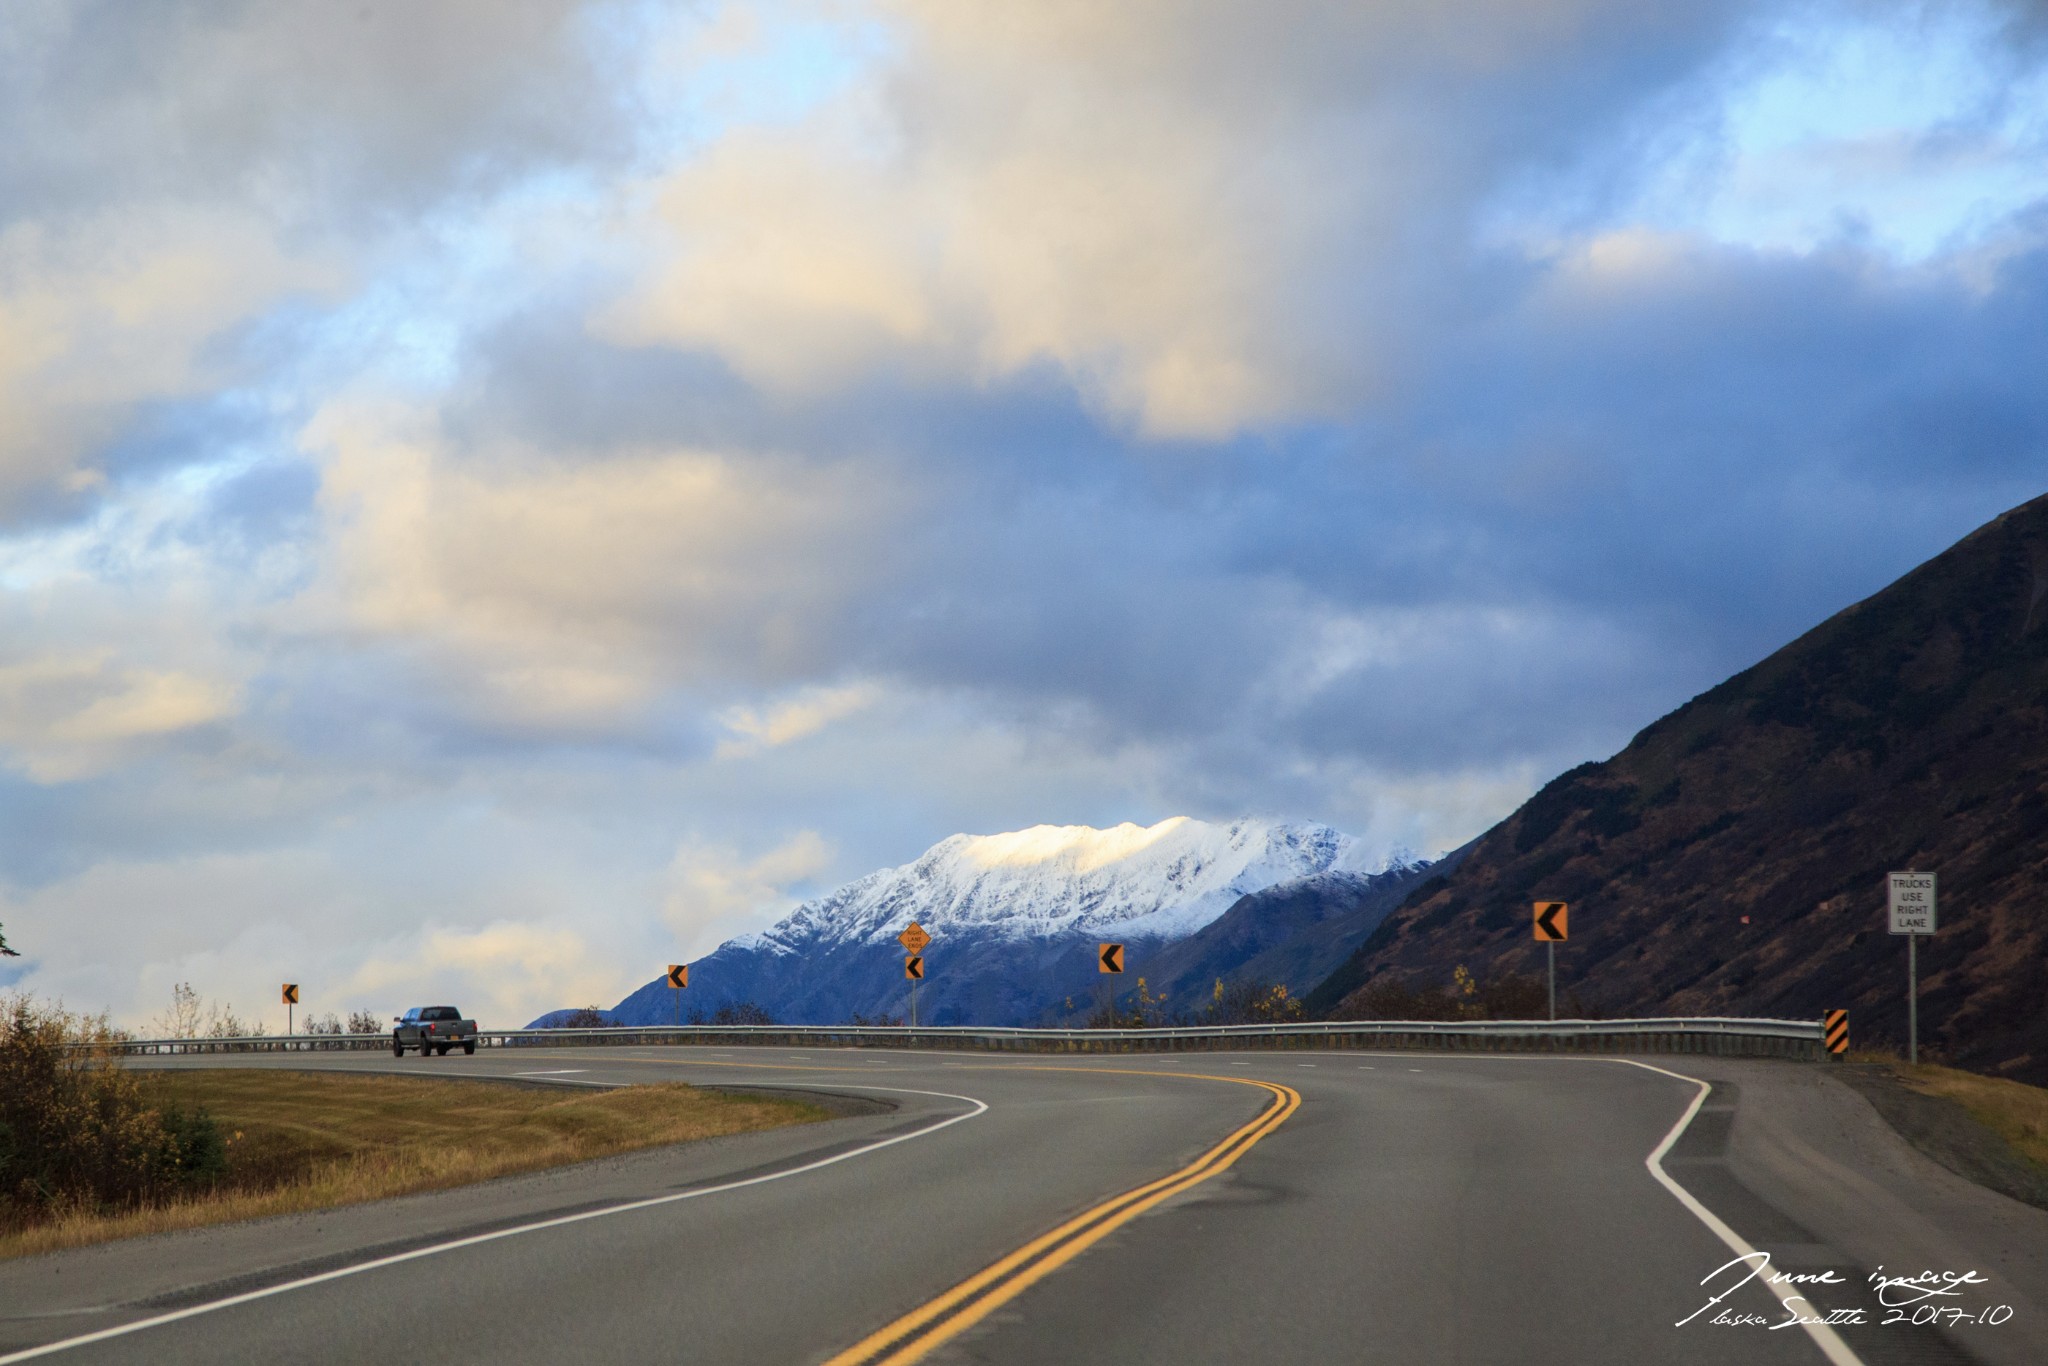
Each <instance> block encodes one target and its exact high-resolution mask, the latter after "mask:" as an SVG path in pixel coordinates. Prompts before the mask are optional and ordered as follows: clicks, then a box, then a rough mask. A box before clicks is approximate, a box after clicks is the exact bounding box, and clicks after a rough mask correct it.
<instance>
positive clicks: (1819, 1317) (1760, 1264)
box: [1674, 1252, 1987, 1332]
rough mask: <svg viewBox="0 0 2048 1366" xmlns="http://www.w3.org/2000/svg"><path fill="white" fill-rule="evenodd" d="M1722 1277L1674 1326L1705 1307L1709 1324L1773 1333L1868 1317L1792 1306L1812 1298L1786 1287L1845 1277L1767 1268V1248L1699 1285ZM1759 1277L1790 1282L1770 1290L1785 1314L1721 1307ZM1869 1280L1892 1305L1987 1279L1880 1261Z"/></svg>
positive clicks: (1950, 1293)
mask: <svg viewBox="0 0 2048 1366" xmlns="http://www.w3.org/2000/svg"><path fill="white" fill-rule="evenodd" d="M1724 1278H1732V1279H1729V1280H1728V1284H1727V1285H1726V1287H1725V1288H1724V1289H1721V1290H1720V1292H1719V1293H1718V1294H1714V1295H1710V1296H1709V1297H1708V1299H1707V1302H1706V1303H1705V1304H1703V1305H1701V1306H1700V1307H1699V1308H1697V1309H1695V1310H1693V1311H1692V1312H1691V1313H1690V1314H1687V1315H1686V1316H1685V1317H1684V1318H1682V1319H1680V1320H1679V1321H1678V1322H1677V1324H1675V1325H1674V1326H1675V1327H1679V1328H1683V1327H1685V1325H1686V1324H1688V1323H1691V1322H1692V1321H1693V1320H1695V1319H1697V1318H1698V1317H1699V1316H1700V1315H1702V1314H1705V1313H1707V1312H1708V1311H1709V1310H1714V1311H1715V1313H1714V1316H1713V1317H1712V1318H1710V1319H1708V1320H1707V1322H1709V1323H1713V1324H1719V1325H1722V1326H1727V1327H1743V1326H1757V1327H1764V1328H1768V1329H1770V1330H1771V1331H1772V1332H1776V1331H1777V1330H1778V1329H1780V1328H1796V1327H1800V1326H1801V1325H1808V1324H1826V1325H1829V1326H1831V1327H1841V1326H1844V1325H1861V1324H1864V1323H1867V1322H1868V1319H1867V1318H1866V1317H1865V1315H1866V1312H1867V1311H1865V1310H1863V1309H1860V1308H1851V1309H1829V1310H1823V1311H1820V1312H1814V1313H1809V1312H1806V1311H1804V1310H1801V1309H1798V1308H1795V1307H1794V1306H1795V1305H1806V1306H1808V1308H1809V1309H1811V1308H1812V1301H1810V1300H1808V1299H1807V1298H1806V1296H1805V1295H1802V1294H1798V1293H1795V1292H1793V1291H1791V1290H1790V1289H1789V1287H1792V1286H1805V1285H1847V1284H1848V1281H1847V1280H1845V1279H1844V1278H1843V1277H1842V1276H1841V1275H1840V1274H1838V1273H1837V1272H1836V1271H1834V1270H1833V1269H1832V1268H1830V1269H1828V1270H1825V1271H1774V1270H1772V1269H1771V1254H1770V1253H1768V1252H1750V1253H1745V1254H1744V1255H1743V1256H1740V1257H1734V1258H1731V1259H1729V1260H1728V1261H1725V1262H1723V1263H1721V1265H1719V1266H1717V1267H1715V1268H1714V1269H1713V1270H1712V1271H1709V1272H1708V1273H1707V1274H1706V1275H1705V1276H1703V1277H1701V1278H1700V1284H1701V1285H1703V1286H1707V1287H1709V1288H1710V1289H1711V1288H1713V1287H1714V1286H1715V1284H1716V1283H1717V1281H1718V1280H1720V1279H1724ZM1759 1278H1762V1280H1763V1283H1764V1284H1765V1285H1766V1286H1784V1287H1788V1289H1786V1290H1785V1291H1782V1292H1774V1293H1777V1294H1778V1297H1779V1299H1780V1301H1781V1302H1782V1303H1783V1306H1784V1310H1785V1317H1784V1318H1782V1319H1780V1320H1778V1321H1777V1322H1775V1323H1773V1322H1771V1320H1770V1319H1768V1318H1767V1317H1765V1316H1764V1315H1762V1314H1755V1313H1749V1312H1747V1311H1741V1310H1736V1309H1732V1308H1726V1307H1723V1306H1722V1302H1723V1301H1724V1300H1726V1299H1727V1298H1728V1297H1729V1296H1730V1295H1733V1294H1734V1293H1735V1292H1736V1291H1738V1290H1740V1289H1741V1288H1742V1287H1743V1286H1745V1285H1748V1284H1749V1283H1750V1282H1751V1281H1754V1280H1757V1279H1759ZM1868 1282H1869V1284H1870V1286H1871V1288H1872V1289H1873V1290H1874V1291H1875V1292H1876V1295H1877V1302H1878V1304H1879V1305H1881V1306H1883V1307H1884V1308H1886V1309H1891V1310H1897V1309H1901V1308H1905V1307H1908V1306H1912V1305H1918V1304H1923V1303H1929V1302H1932V1301H1935V1300H1938V1299H1943V1298H1947V1299H1954V1298H1956V1297H1958V1296H1960V1295H1961V1294H1962V1293H1963V1288H1964V1287H1965V1286H1976V1285H1984V1284H1987V1282H1986V1280H1985V1278H1984V1277H1982V1276H1980V1275H1978V1274H1977V1273H1976V1272H1975V1271H1921V1272H1916V1273H1914V1274H1912V1275H1903V1276H1901V1275H1887V1274H1886V1273H1885V1269H1884V1268H1883V1267H1881V1266H1880V1267H1879V1268H1878V1269H1877V1270H1875V1271H1873V1272H1871V1273H1870V1275H1869V1277H1868ZM1893 1321H1895V1320H1893V1319H1887V1320H1886V1322H1888V1323H1889V1322H1893ZM1914 1321H1916V1322H1918V1321H1920V1316H1919V1315H1915V1316H1914Z"/></svg>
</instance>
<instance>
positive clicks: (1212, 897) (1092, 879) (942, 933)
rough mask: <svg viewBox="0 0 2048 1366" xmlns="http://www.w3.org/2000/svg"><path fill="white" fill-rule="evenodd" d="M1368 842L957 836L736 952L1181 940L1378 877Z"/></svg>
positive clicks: (1205, 836)
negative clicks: (1261, 904)
mask: <svg viewBox="0 0 2048 1366" xmlns="http://www.w3.org/2000/svg"><path fill="white" fill-rule="evenodd" d="M1364 865H1365V860H1364V857H1363V851H1362V850H1361V849H1360V847H1359V844H1358V841H1357V840H1354V839H1352V838H1351V837H1350V836H1349V835H1341V834H1339V833H1337V832H1336V831H1335V830H1332V829H1331V828H1330V827H1329V826H1327V825H1313V824H1306V823H1293V822H1285V821H1262V820H1239V821H1233V822H1231V823H1230V824H1229V825H1210V824H1208V823H1206V822H1203V821H1197V820H1190V819H1189V818H1188V817H1186V816H1175V817H1174V818H1173V819H1171V820H1164V821H1161V822H1159V824H1157V825H1154V826H1151V827H1149V828H1147V827H1141V826H1136V825H1132V824H1129V823H1128V822H1126V823H1125V824H1123V825H1119V826H1116V827H1114V828H1112V829H1109V830H1097V829H1094V828H1093V827H1091V826H1086V825H1034V826H1032V827H1031V828H1030V829H1029V830H1018V831H1015V832H1013V833H1011V834H1007V835H954V836H952V837H951V838H950V839H945V840H941V841H940V842H939V843H938V844H935V845H933V846H932V847H931V848H930V849H927V850H926V851H925V852H924V855H923V856H922V857H920V858H919V859H918V860H917V861H916V862H914V863H906V864H904V865H903V866H902V867H900V868H885V869H883V870H882V871H881V872H878V873H870V874H868V876H866V877H864V878H861V879H860V880H859V881H857V882H853V883H849V884H848V885H847V886H845V887H842V888H840V889H839V890H838V891H836V892H833V893H832V894H831V895H829V896H826V897H822V898H820V899H819V900H817V901H812V902H808V903H806V904H804V905H802V906H799V907H797V909H796V910H794V911H792V912H791V913H790V914H789V915H788V916H787V917H785V918H784V919H783V920H782V921H781V922H780V923H779V924H777V925H776V926H775V927H774V928H772V929H770V930H768V931H767V932H766V933H763V934H757V935H748V936H746V937H744V938H740V939H735V940H733V941H732V942H731V943H730V944H728V945H726V946H725V947H727V948H746V949H759V950H764V951H766V952H769V953H796V952H800V951H804V950H809V949H815V948H817V947H820V946H824V947H831V946H836V945H840V944H882V943H893V942H894V941H895V938H896V935H897V934H898V933H899V932H901V930H902V929H903V927H904V926H905V925H907V924H908V923H910V921H912V920H916V921H917V922H918V923H920V924H921V925H923V926H924V927H925V929H926V930H928V931H929V932H930V933H931V934H932V936H933V938H934V939H942V938H944V937H946V936H947V935H948V934H965V933H985V934H993V935H996V936H998V937H1001V938H1004V939H1046V938H1051V937H1053V936H1056V935H1063V934H1108V933H1110V932H1112V931H1113V932H1114V933H1115V934H1117V935H1118V936H1120V937H1123V938H1126V939H1179V938H1182V937H1183V936H1186V935H1190V934H1193V933H1194V932H1195V931H1196V930H1199V929H1201V928H1202V927H1203V926H1204V925H1206V924H1208V923H1209V922H1210V921H1212V920H1214V919H1215V918H1216V917H1217V916H1219V915H1222V914H1223V913H1224V912H1225V911H1227V910H1229V909H1230V908H1231V906H1232V905H1234V904H1236V902H1237V899H1238V898H1239V897H1241V896H1244V895H1246V894H1247V893H1249V892H1256V891H1259V890H1261V889H1263V888H1266V887H1271V886H1273V885H1274V884H1275V883H1280V882H1289V881H1292V880H1293V879H1295V878H1300V877H1308V876H1310V875H1311V874H1315V873H1326V872H1331V871H1345V872H1367V871H1374V870H1372V869H1368V868H1367V867H1366V866H1364Z"/></svg>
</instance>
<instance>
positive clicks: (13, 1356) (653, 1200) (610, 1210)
mask: <svg viewBox="0 0 2048 1366" xmlns="http://www.w3.org/2000/svg"><path fill="white" fill-rule="evenodd" d="M834 1085H836V1086H839V1087H842V1088H844V1089H846V1090H852V1091H887V1092H889V1093H891V1094H893V1095H902V1096H936V1097H938V1098H940V1099H941V1100H963V1101H966V1102H967V1103H968V1104H969V1105H972V1106H973V1107H974V1108H973V1109H972V1110H969V1111H967V1112H966V1113H965V1114H959V1115H954V1116H953V1117H952V1118H951V1119H942V1120H940V1121H939V1122H938V1123H937V1124H933V1125H930V1126H929V1127H927V1128H923V1129H919V1130H917V1131H916V1132H915V1133H908V1134H897V1135H896V1136H895V1137H894V1138H884V1139H878V1140H876V1141H875V1142H873V1143H869V1144H865V1145H863V1146H861V1147H858V1148H855V1149H853V1150H852V1151H851V1152H844V1153H837V1154H835V1155H833V1156H831V1157H821V1158H819V1159H818V1160H817V1161H816V1162H807V1163H805V1164H804V1165H803V1166H801V1167H791V1168H790V1169H789V1170H788V1171H780V1172H770V1173H768V1175H766V1176H750V1177H747V1178H746V1179H745V1180H742V1181H728V1182H726V1183H725V1184H723V1185H719V1186H705V1187H702V1188H701V1189H698V1190H689V1191H679V1192H677V1193H676V1194H674V1195H656V1196H653V1197H650V1198H649V1199H646V1200H633V1201H629V1202H628V1203H626V1204H623V1205H608V1206H606V1207H605V1208H603V1209H594V1210H585V1211H584V1212H582V1213H581V1214H563V1215H558V1216H556V1217H555V1218H553V1219H538V1220H535V1221H534V1222H533V1223H530V1224H519V1225H517V1226H515V1227H513V1228H501V1229H497V1230H495V1231H493V1232H490V1233H475V1234H471V1235H470V1236H469V1237H467V1238H455V1239H451V1240H450V1241H448V1242H445V1243H435V1244H434V1245H433V1246H431V1247H421V1248H414V1249H413V1250H412V1251H410V1252H400V1253H396V1254H394V1255H392V1256H389V1257H378V1258H375V1259H373V1260H371V1261H367V1262H358V1263H356V1264H355V1265H354V1266H344V1267H341V1268H339V1269H338V1270H335V1271H323V1272H321V1273H320V1274H319V1275H317V1276H304V1277H301V1278H300V1279H298V1280H296V1281H285V1282H284V1283H283V1284H281V1285H272V1286H265V1287H264V1288H263V1289H261V1290H250V1291H245V1292H244V1293H242V1294H240V1295H230V1296H228V1297H227V1298H226V1299H220V1300H214V1301H211V1302H210V1303H207V1304H195V1305H193V1306H192V1307H191V1308H189V1309H179V1310H175V1311H173V1312H171V1313H168V1314H158V1315H157V1316H156V1317H155V1318H149V1319H137V1320H136V1321H135V1322H133V1323H123V1324H119V1325H117V1326H115V1327H113V1328H102V1329H100V1330H99V1331H98V1332H96V1333H84V1334H81V1335H80V1336H78V1337H75V1338H65V1339H63V1340H61V1341H59V1342H49V1343H45V1344H43V1345H42V1346H40V1347H30V1348H27V1349H25V1350H23V1351H19V1352H10V1353H9V1354H7V1355H6V1356H0V1366H11V1363H13V1362H16V1361H28V1360H31V1359H32V1358H35V1357H43V1356H50V1355H52V1354H54V1353H57V1352H64V1351H69V1350H70V1349H71V1348H73V1347H84V1346H86V1345H87V1344H89V1343H94V1342H105V1341H107V1340H108V1339H109V1338H118V1337H126V1336H127V1335H128V1334H130V1333H139V1332H141V1331H142V1330H143V1329H145V1328H159V1327H162V1326H163V1325H164V1324H167V1323H176V1322H178V1321H179V1320H180V1319H190V1318H197V1317H198V1316H199V1315H201V1314H211V1313H212V1312H213V1311H214V1310H216V1309H229V1308H232V1307H233V1306H235V1305H238V1304H248V1303H250V1302H251V1301H253V1300H263V1299H269V1298H270V1297H271V1296H272V1295H282V1294H284V1293H285V1292H286V1291H290V1290H303V1289H305V1288H306V1287H307V1286H310V1285H321V1284H324V1283H325V1282H327V1281H338V1280H340V1279H342V1278H343V1277H345V1276H354V1275H357V1274H359V1273H361V1272H364V1271H376V1270H378V1269H380V1268H382V1267H387V1266H397V1265H398V1264H400V1263H401V1262H414V1261H418V1260H419V1259H420V1258H422V1257H432V1256H436V1255H438V1254H440V1253H443V1252H453V1251H455V1250H456V1249H457V1248H464V1247H475V1246H477V1245H478V1244H480V1243H494V1242H496V1241H497V1240H498V1239H500V1238H512V1237H516V1236H517V1235H519V1234H522V1233H537V1232H539V1231H540V1230H542V1229H548V1228H561V1227H563V1226H565V1225H567V1224H580V1223H582V1222H584V1221H585V1220H587V1219H602V1218H604V1217H605V1216H606V1215H611V1214H626V1213H630V1212H631V1211H633V1210H642V1209H653V1208H654V1207H655V1206H657V1205H673V1204H675V1203H676V1202H677V1201H679V1200H696V1199H699V1198H701V1197H703V1196H706V1195H722V1194H724V1193H725V1192H726V1191H736V1190H741V1189H743V1188H745V1187H747V1186H759V1185H762V1184H764V1183H765V1182H769V1181H780V1180H782V1179H783V1178H784V1177H790V1176H801V1175H803V1174H804V1173H805V1172H814V1171H817V1170H818V1169H819V1168H820V1167H830V1166H832V1165H834V1164H835V1163H840V1162H844V1161H846V1160H847V1159H848V1158H853V1157H862V1156H865V1155H866V1154H868V1153H872V1152H877V1151H879V1150H880V1149H883V1148H890V1147H894V1146H895V1145H896V1144H898V1143H907V1142H909V1141H910V1140H911V1139H913V1138H923V1137H925V1136H926V1135H928V1134H935V1133H937V1132H938V1131H939V1130H941V1129H950V1128H951V1127H952V1126H954V1125H955V1124H958V1123H960V1122H961V1121H962V1120H966V1119H973V1118H975V1117H976V1116H977V1115H985V1114H987V1113H988V1102H987V1101H982V1100H976V1099H975V1098H974V1097H973V1096H962V1095H955V1094H954V1093H953V1092H951V1091H914V1090H911V1089H910V1088H909V1087H905V1086H853V1085H850V1084H848V1083H846V1082H835V1083H834Z"/></svg>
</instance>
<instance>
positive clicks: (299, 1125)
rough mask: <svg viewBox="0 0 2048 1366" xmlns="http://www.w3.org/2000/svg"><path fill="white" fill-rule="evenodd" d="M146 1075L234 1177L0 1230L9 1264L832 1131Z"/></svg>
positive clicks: (654, 1096) (401, 1091)
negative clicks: (216, 1136) (716, 1142)
mask: <svg viewBox="0 0 2048 1366" xmlns="http://www.w3.org/2000/svg"><path fill="white" fill-rule="evenodd" d="M142 1075H143V1086H144V1090H145V1093H146V1094H147V1096H148V1097H149V1099H150V1100H151V1101H152V1102H153V1103H155V1104H158V1105H160V1106H175V1107H177V1108H179V1109H180V1110H182V1111H184V1112H187V1113H192V1112H197V1111H204V1112H205V1113H206V1114H207V1115H208V1116H210V1117H211V1118H212V1120H213V1122H214V1123H215V1125H217V1126H218V1129H219V1131H220V1134H221V1137H222V1139H223V1140H224V1141H225V1149H226V1171H225V1174H224V1175H223V1176H221V1177H220V1178H218V1179H217V1180H216V1181H214V1182H213V1183H212V1184H211V1185H210V1186H209V1187H207V1188H205V1189H203V1190H196V1191H191V1192H187V1193H183V1194H181V1195H179V1196H178V1197H177V1198H175V1199H171V1200H161V1201H157V1202H154V1203H151V1204H148V1205H144V1206H142V1207H140V1208H133V1209H128V1210H124V1211H119V1212H112V1213H109V1212H103V1211H99V1210H95V1209H91V1208H87V1207H83V1206H74V1207H69V1208H58V1209H55V1210H52V1211H50V1213H49V1215H48V1217H46V1218H42V1219H39V1220H37V1221H36V1222H33V1223H28V1224H25V1225H17V1226H14V1227H7V1228H0V1257H18V1256H24V1255H27V1254H31V1253H37V1252H49V1251H54V1250H57V1249H60V1248H67V1247H79V1246H83V1245H85V1244H87V1243H97V1242H105V1241H108V1240H110V1239H115V1238H129V1237H135V1236H137V1235H140V1234H146V1233H162V1232H166V1231H169V1230H173V1229H186V1228H197V1227H200V1226H202V1225H206V1224H219V1223H226V1222H229V1221H231V1220H236V1219H253V1218H259V1217H261V1216H264V1215H272V1214H292V1213H301V1212H304V1211H309V1210H320V1209H331V1208H333V1207H335V1206H337V1205H351V1204H357V1203H360V1202H362V1201H366V1200H381V1199H384V1198H386V1197H389V1196H394V1195H407V1194H411V1193H414V1192H417V1191H429V1190H440V1189H445V1188H447V1187H451V1186H461V1185H467V1184H470V1183H472V1182H476V1181H485V1180H489V1179H490V1178H492V1177H497V1176H509V1175H512V1174H515V1173H519V1172H531V1171H537V1170H540V1169H542V1168H546V1167H555V1166H561V1165H563V1164H566V1163H571V1162H583V1161H587V1160H589V1159H592V1158H599V1157H610V1156H613V1155H616V1154H619V1153H625V1152H631V1151H634V1150H635V1149H640V1148H653V1147H660V1146H662V1145H665V1144H671V1143H686V1142H689V1141H691V1140H694V1139H701V1138H715V1137H719V1136H723V1135H728V1134H741V1133H748V1132H752V1131H755V1130H761V1129H774V1128H780V1127H783V1126H785V1125H790V1124H805V1123H811V1122H814V1121H817V1120H821V1119H827V1118H830V1115H829V1114H828V1112H827V1111H825V1110H824V1109H823V1108H821V1107H819V1106H817V1105H813V1104H810V1103H807V1102H804V1101H799V1100H783V1099H771V1098H764V1097H759V1096H728V1095H722V1094H720V1093H718V1092H715V1091H704V1090H699V1089H697V1088H696V1087H691V1086H683V1085H679V1084H675V1083H661V1084H656V1085H647V1086H628V1087H621V1088H619V1089H616V1090H604V1091H599V1090H589V1091H582V1090H579V1091H566V1090H558V1089H554V1088H541V1087H531V1086H515V1085H506V1084H502V1083H492V1082H487V1081H466V1080H465V1081H445V1080H433V1079H428V1078H417V1079H415V1078H411V1077H365V1076H350V1075H347V1074H344V1073H338V1072H326V1073H322V1072H286V1071H273V1070H269V1069H256V1068H247V1069H226V1068H223V1069H220V1070H198V1069H193V1070H188V1071H164V1072H150V1073H145V1074H142Z"/></svg>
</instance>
